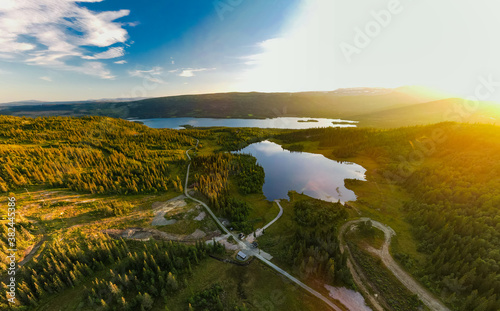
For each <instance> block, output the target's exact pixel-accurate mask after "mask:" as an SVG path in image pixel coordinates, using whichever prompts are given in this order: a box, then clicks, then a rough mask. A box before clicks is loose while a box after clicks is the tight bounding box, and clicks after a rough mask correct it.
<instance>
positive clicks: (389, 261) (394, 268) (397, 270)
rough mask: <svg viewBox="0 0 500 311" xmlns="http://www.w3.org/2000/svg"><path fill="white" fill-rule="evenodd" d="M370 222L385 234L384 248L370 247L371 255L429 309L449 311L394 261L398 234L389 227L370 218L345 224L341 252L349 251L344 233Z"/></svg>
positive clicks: (342, 230) (340, 236)
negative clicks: (391, 248) (393, 242)
mask: <svg viewBox="0 0 500 311" xmlns="http://www.w3.org/2000/svg"><path fill="white" fill-rule="evenodd" d="M368 220H369V221H371V223H372V225H373V226H374V227H375V228H377V229H380V230H382V231H383V232H384V235H385V241H384V245H383V246H382V248H381V249H375V248H373V247H370V248H369V249H368V251H370V252H371V253H373V254H375V255H377V256H378V257H380V259H381V260H382V262H383V263H384V265H385V266H386V267H387V269H389V270H390V271H391V272H392V273H393V274H394V276H395V277H396V278H398V280H399V281H400V282H401V283H403V285H404V286H406V288H408V289H409V290H410V291H411V292H412V293H414V294H416V295H417V296H418V298H419V299H420V300H421V301H422V302H423V303H424V304H425V305H426V306H427V307H428V308H429V309H431V310H435V311H449V309H448V308H447V307H446V306H445V305H444V304H443V303H441V301H439V300H438V299H437V298H435V297H434V296H433V295H432V294H431V293H430V292H429V291H427V290H426V289H425V288H424V287H423V286H421V285H420V284H419V283H418V282H417V281H415V279H414V278H413V277H412V276H411V275H409V274H408V273H407V272H406V271H404V270H403V269H402V268H401V267H400V266H399V265H398V264H397V263H396V262H395V261H394V259H393V258H392V256H391V254H390V253H389V245H390V244H391V239H392V237H393V236H394V235H396V233H395V232H394V230H392V229H391V228H390V227H388V226H386V225H384V224H382V223H380V222H378V221H375V220H371V219H370V218H360V219H356V220H352V221H349V222H347V223H345V224H344V225H343V226H342V227H341V228H340V232H339V240H340V249H341V251H342V252H343V251H344V248H345V249H347V250H348V248H347V246H345V244H344V242H343V240H344V239H343V235H344V232H345V231H346V230H347V229H349V228H351V226H352V225H354V224H356V223H358V222H362V221H368ZM349 269H351V273H353V275H354V274H355V273H356V272H355V271H353V270H354V269H353V267H352V265H350V266H349ZM355 281H358V280H356V278H355ZM356 284H358V283H356ZM371 298H373V297H371ZM370 301H371V302H372V303H373V301H372V299H370ZM379 307H380V308H382V307H381V306H376V308H377V309H379Z"/></svg>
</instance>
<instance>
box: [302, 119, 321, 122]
mask: <svg viewBox="0 0 500 311" xmlns="http://www.w3.org/2000/svg"><path fill="white" fill-rule="evenodd" d="M297 122H319V121H318V120H314V119H309V120H298V121H297Z"/></svg>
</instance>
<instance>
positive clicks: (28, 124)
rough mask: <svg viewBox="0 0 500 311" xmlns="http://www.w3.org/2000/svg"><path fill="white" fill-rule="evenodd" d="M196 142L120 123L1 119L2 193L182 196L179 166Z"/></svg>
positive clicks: (91, 119) (107, 120)
mask: <svg viewBox="0 0 500 311" xmlns="http://www.w3.org/2000/svg"><path fill="white" fill-rule="evenodd" d="M195 142H196V141H195V140H194V139H193V138H191V137H189V136H186V135H185V134H183V133H182V132H179V131H175V130H155V129H150V128H147V127H146V126H143V125H140V124H137V123H132V122H127V121H124V120H118V119H110V118H103V117H83V118H64V117H52V118H36V119H31V118H17V117H6V116H0V164H1V166H0V190H1V191H3V192H7V191H11V190H17V189H23V188H25V187H30V186H45V187H47V186H48V187H64V188H69V189H71V190H74V191H82V192H87V193H99V194H111V193H118V194H130V193H156V192H160V191H167V190H168V189H170V188H172V189H175V190H176V191H181V190H182V183H181V181H180V178H179V176H178V175H177V173H176V171H177V170H176V169H175V165H176V164H177V163H179V162H183V161H184V159H185V155H184V150H185V149H187V148H188V147H190V146H193V145H194V144H195Z"/></svg>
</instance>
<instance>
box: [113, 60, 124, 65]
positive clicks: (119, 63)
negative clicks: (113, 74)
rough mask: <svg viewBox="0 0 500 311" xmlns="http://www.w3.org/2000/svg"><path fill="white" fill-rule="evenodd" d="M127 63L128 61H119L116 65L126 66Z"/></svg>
mask: <svg viewBox="0 0 500 311" xmlns="http://www.w3.org/2000/svg"><path fill="white" fill-rule="evenodd" d="M126 63H127V61H126V60H119V61H116V62H115V64H118V65H123V64H126Z"/></svg>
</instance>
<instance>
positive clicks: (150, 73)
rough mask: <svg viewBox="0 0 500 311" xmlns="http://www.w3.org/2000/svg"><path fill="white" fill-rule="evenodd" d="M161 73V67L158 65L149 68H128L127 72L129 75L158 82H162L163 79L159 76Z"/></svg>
mask: <svg viewBox="0 0 500 311" xmlns="http://www.w3.org/2000/svg"><path fill="white" fill-rule="evenodd" d="M162 73H163V68H162V67H159V66H156V67H153V68H151V69H149V70H139V69H136V70H130V71H129V72H128V74H129V75H130V76H131V77H137V78H143V79H145V80H148V81H150V82H153V83H159V84H163V83H164V81H163V80H162V79H161V77H159V76H161V75H162Z"/></svg>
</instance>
